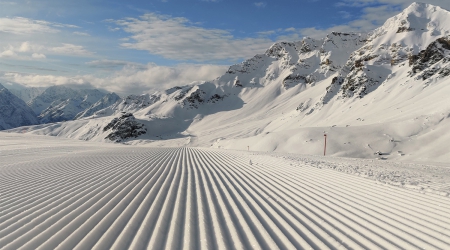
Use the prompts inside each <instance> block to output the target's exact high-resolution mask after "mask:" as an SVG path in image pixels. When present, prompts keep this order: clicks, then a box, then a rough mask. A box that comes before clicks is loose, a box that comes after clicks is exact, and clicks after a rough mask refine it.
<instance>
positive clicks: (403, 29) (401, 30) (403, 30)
mask: <svg viewBox="0 0 450 250" xmlns="http://www.w3.org/2000/svg"><path fill="white" fill-rule="evenodd" d="M410 31H414V29H413V28H410V27H398V30H397V33H403V32H410Z"/></svg>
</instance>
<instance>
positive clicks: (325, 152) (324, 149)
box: [323, 134, 327, 156]
mask: <svg viewBox="0 0 450 250" xmlns="http://www.w3.org/2000/svg"><path fill="white" fill-rule="evenodd" d="M323 136H324V138H325V145H324V147H323V155H324V156H325V155H326V154H327V134H323Z"/></svg>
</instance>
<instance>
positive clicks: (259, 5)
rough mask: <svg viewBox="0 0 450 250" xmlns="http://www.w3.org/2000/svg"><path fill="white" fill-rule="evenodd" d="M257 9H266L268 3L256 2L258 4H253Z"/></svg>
mask: <svg viewBox="0 0 450 250" xmlns="http://www.w3.org/2000/svg"><path fill="white" fill-rule="evenodd" d="M253 4H254V5H255V6H256V7H258V8H264V7H266V6H267V3H265V2H256V3H253Z"/></svg>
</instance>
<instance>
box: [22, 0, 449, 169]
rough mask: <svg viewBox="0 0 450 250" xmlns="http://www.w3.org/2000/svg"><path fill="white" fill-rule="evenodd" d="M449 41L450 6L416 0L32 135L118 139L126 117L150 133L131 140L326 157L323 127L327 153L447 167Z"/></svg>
mask: <svg viewBox="0 0 450 250" xmlns="http://www.w3.org/2000/svg"><path fill="white" fill-rule="evenodd" d="M449 35H450V12H449V11H447V10H444V9H442V8H440V7H437V6H433V5H429V4H421V3H414V4H412V5H411V6H410V7H408V8H407V9H405V10H404V11H403V12H402V13H400V14H399V15H397V16H395V17H392V18H390V19H389V20H387V21H386V23H385V24H384V25H383V26H381V27H380V28H378V29H376V30H374V31H373V32H370V33H369V34H367V35H366V34H350V33H348V34H347V33H336V32H333V33H331V34H329V35H328V36H327V37H326V38H324V39H319V40H316V39H311V38H305V39H303V40H302V41H299V42H282V43H276V44H274V45H273V46H272V47H271V48H269V49H268V50H267V51H266V53H264V54H261V55H256V56H255V57H253V58H251V59H249V60H246V61H244V62H243V63H241V64H237V65H233V66H231V67H230V68H229V70H228V71H227V73H226V74H224V75H223V76H221V77H219V78H217V79H214V80H212V81H207V82H201V83H195V84H191V85H187V86H181V87H175V88H172V89H168V90H166V91H163V92H157V93H153V94H151V95H150V94H144V95H140V96H129V97H127V98H124V99H123V100H120V101H117V102H115V103H114V104H112V105H110V106H109V107H105V108H103V107H104V106H102V105H100V106H99V107H102V109H99V108H95V109H92V111H90V112H89V113H88V114H86V115H83V116H82V117H83V118H82V119H79V120H77V121H71V122H66V123H57V124H52V125H40V126H35V127H29V128H26V129H27V131H29V132H30V133H34V134H45V135H57V136H61V137H69V138H76V139H83V140H93V141H110V140H109V139H107V138H106V137H107V135H106V134H105V133H104V132H102V131H103V129H104V127H105V126H107V125H108V124H109V123H111V121H112V120H113V119H115V118H117V117H119V116H120V115H121V112H127V113H132V114H133V116H134V117H135V119H136V122H138V123H139V124H143V126H145V128H147V133H145V134H142V135H141V136H139V137H138V138H136V139H128V140H125V141H122V142H124V143H129V144H139V143H151V144H152V145H158V146H177V145H190V146H203V147H216V148H229V149H247V147H248V146H249V147H250V149H252V150H259V151H280V152H291V153H308V154H322V153H323V133H324V132H325V133H327V134H328V140H329V141H328V149H327V152H328V154H330V155H335V156H346V157H364V158H380V159H402V160H435V161H450V152H448V150H446V145H447V142H448V141H450V133H448V132H447V130H448V129H447V128H448V126H449V124H450V103H449V101H448V96H449V94H450V76H449V72H450V42H449V41H450V36H449ZM105 106H106V105H105ZM89 115H90V116H89ZM23 130H24V129H23V128H21V129H20V131H23ZM15 131H18V130H15ZM377 152H378V153H377ZM374 153H377V154H376V155H375V154H374Z"/></svg>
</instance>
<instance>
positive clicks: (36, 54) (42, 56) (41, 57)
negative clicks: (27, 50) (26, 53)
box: [31, 53, 47, 59]
mask: <svg viewBox="0 0 450 250" xmlns="http://www.w3.org/2000/svg"><path fill="white" fill-rule="evenodd" d="M31 57H32V58H34V59H45V58H47V57H46V56H45V55H44V54H39V53H33V54H32V55H31Z"/></svg>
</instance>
